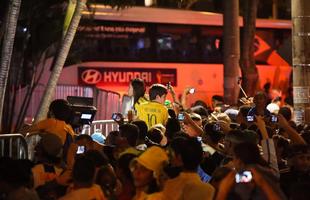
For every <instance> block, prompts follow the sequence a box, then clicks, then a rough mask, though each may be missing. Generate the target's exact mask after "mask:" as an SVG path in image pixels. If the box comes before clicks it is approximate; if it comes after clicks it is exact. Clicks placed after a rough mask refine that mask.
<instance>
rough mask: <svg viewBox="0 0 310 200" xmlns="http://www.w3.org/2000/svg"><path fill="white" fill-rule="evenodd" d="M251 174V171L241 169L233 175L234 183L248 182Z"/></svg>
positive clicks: (250, 179)
mask: <svg viewBox="0 0 310 200" xmlns="http://www.w3.org/2000/svg"><path fill="white" fill-rule="evenodd" d="M252 178H253V175H252V172H251V171H241V172H238V173H237V174H236V176H235V181H236V183H249V182H251V181H252Z"/></svg>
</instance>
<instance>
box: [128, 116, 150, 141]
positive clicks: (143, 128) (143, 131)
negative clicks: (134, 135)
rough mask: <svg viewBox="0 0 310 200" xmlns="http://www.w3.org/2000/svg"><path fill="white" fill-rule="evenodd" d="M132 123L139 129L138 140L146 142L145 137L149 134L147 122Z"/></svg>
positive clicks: (137, 121) (136, 121)
mask: <svg viewBox="0 0 310 200" xmlns="http://www.w3.org/2000/svg"><path fill="white" fill-rule="evenodd" d="M131 123H132V124H134V125H136V126H137V127H138V128H139V137H138V138H139V139H140V140H144V139H145V136H146V134H147V125H146V123H145V121H142V120H135V121H133V122H131Z"/></svg>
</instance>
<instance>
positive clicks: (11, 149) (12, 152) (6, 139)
mask: <svg viewBox="0 0 310 200" xmlns="http://www.w3.org/2000/svg"><path fill="white" fill-rule="evenodd" d="M0 157H11V158H15V159H28V146H27V142H26V140H25V138H24V136H23V135H22V134H17V133H16V134H0Z"/></svg>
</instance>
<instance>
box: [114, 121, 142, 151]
mask: <svg viewBox="0 0 310 200" xmlns="http://www.w3.org/2000/svg"><path fill="white" fill-rule="evenodd" d="M119 133H120V135H121V137H125V138H126V140H127V142H128V144H129V145H130V146H132V147H135V146H136V145H137V139H138V136H139V128H138V127H137V126H136V125H134V124H122V125H120V126H119Z"/></svg>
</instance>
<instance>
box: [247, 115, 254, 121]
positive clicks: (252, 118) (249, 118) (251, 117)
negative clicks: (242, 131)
mask: <svg viewBox="0 0 310 200" xmlns="http://www.w3.org/2000/svg"><path fill="white" fill-rule="evenodd" d="M246 120H247V121H248V122H254V116H252V115H248V116H246Z"/></svg>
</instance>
